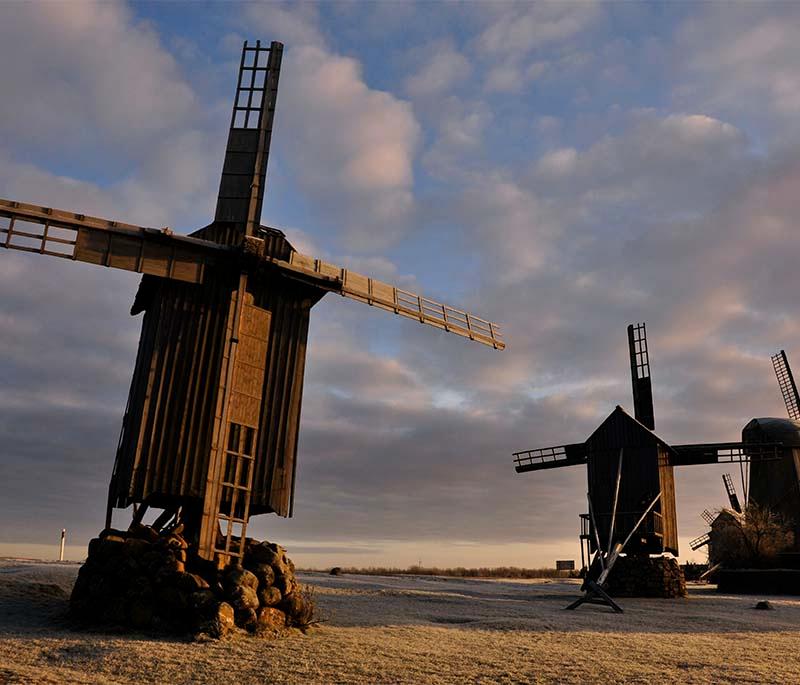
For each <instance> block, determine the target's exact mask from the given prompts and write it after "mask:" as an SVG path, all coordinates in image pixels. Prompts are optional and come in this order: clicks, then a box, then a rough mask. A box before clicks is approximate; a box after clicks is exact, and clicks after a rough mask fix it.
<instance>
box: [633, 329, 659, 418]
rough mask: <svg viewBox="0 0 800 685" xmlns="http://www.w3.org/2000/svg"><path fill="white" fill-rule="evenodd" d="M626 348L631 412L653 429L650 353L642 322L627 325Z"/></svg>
mask: <svg viewBox="0 0 800 685" xmlns="http://www.w3.org/2000/svg"><path fill="white" fill-rule="evenodd" d="M628 350H629V352H630V360H631V383H632V385H633V412H634V416H635V417H636V420H637V421H638V422H639V423H641V424H643V425H645V426H647V427H648V428H649V429H650V430H655V428H656V420H655V417H654V415H653V387H652V385H651V382H650V355H649V353H648V349H647V331H646V329H645V325H644V323H637V324H636V325H634V324H631V325H630V326H628Z"/></svg>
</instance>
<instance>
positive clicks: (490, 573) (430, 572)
mask: <svg viewBox="0 0 800 685" xmlns="http://www.w3.org/2000/svg"><path fill="white" fill-rule="evenodd" d="M301 570H303V571H316V572H318V573H319V572H322V573H326V572H328V573H331V574H332V575H339V574H352V575H363V576H447V577H450V578H577V577H578V571H557V570H556V569H554V568H519V567H517V566H495V567H491V568H490V567H481V568H465V567H463V566H457V567H455V568H439V567H437V566H419V565H416V564H415V565H413V566H409V567H408V568H391V567H388V568H387V567H383V566H369V567H367V568H345V567H339V566H336V567H334V568H332V569H301Z"/></svg>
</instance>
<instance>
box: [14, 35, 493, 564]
mask: <svg viewBox="0 0 800 685" xmlns="http://www.w3.org/2000/svg"><path fill="white" fill-rule="evenodd" d="M282 54H283V45H282V44H281V43H277V42H273V43H272V44H271V45H270V47H269V48H266V47H262V46H261V42H260V41H258V42H256V44H255V46H252V45H248V43H246V42H245V44H244V48H243V50H242V59H241V63H240V66H239V79H238V82H237V87H236V99H235V102H234V107H233V115H232V118H231V125H230V131H229V134H228V145H227V149H226V152H225V161H224V164H223V169H222V178H221V181H220V188H219V195H218V198H217V208H216V215H215V218H214V221H213V223H211V224H209V225H208V226H206V227H204V228H201V229H199V230H197V231H195V232H194V233H192V234H191V235H190V236H182V235H175V234H173V233H172V231H171V230H169V229H160V230H159V229H152V228H142V227H140V226H133V225H129V224H123V223H121V222H117V221H109V220H106V219H98V218H95V217H90V216H86V215H84V214H76V213H72V212H65V211H61V210H56V209H50V208H47V207H38V206H33V205H29V204H22V203H19V202H12V201H8V200H0V219H1V218H3V217H4V218H5V219H6V220H7V222H6V223H5V225H2V222H0V246H2V247H6V248H10V249H15V250H22V251H26V252H32V253H37V254H45V255H52V256H56V257H62V258H65V259H72V260H76V261H81V262H88V263H90V264H98V265H101V266H107V267H112V268H116V269H123V270H127V271H134V272H137V273H142V274H145V275H144V277H143V279H142V282H141V285H140V287H139V291H138V293H137V295H136V299H135V301H134V303H133V307H132V310H131V313H132V314H138V313H140V312H145V315H144V321H143V323H142V333H141V338H140V341H139V350H138V354H137V358H136V367H135V370H134V373H133V380H132V383H131V389H130V394H129V397H128V405H127V409H126V411H125V416H124V419H123V425H122V433H121V436H120V441H119V447H118V450H117V455H116V461H115V464H114V471H113V476H112V478H111V484H110V488H109V501H108V510H107V522H106V525H107V526H108V525H110V521H111V513H112V507H115V506H116V507H123V508H124V507H127V506H129V505H131V504H134V510H135V511H136V513H135V520H141V518H142V516H143V515H144V511H145V510H146V509H147V507H158V508H161V509H163V510H164V513H163V515H162V516H161V517H159V519H158V521H157V524H158V525H163V524H168V523H170V524H174V523H176V522H177V521H178V520H180V521H181V523H182V524H183V525H184V528H185V530H184V535H185V536H187V537H188V538H189V539H191V540H192V544H193V545H196V546H197V550H198V553H199V555H200V556H201V557H202V558H204V559H213V558H214V557H215V555H219V559H220V560H226V559H227V558H228V557H239V556H241V555H242V553H243V548H244V535H245V530H246V526H247V522H248V520H249V517H250V516H252V515H255V514H260V513H265V512H275V513H277V514H279V515H281V516H290V515H291V513H292V500H293V493H294V479H295V468H296V453H297V436H298V430H299V420H300V401H301V396H302V391H303V373H304V368H305V355H306V339H307V334H308V325H309V315H310V311H311V308H312V306H313V305H314V304H315V303H316V302H318V301H319V300H320V298H322V296H323V295H325V294H326V293H328V292H334V293H338V294H340V295H342V296H344V297H348V298H351V299H354V300H357V301H359V302H363V303H364V304H368V305H370V306H373V307H378V308H380V309H384V310H386V311H388V312H392V313H394V314H398V315H400V316H404V317H407V318H410V319H414V320H416V321H418V322H420V323H423V324H428V325H431V326H435V327H436V328H440V329H442V330H444V331H447V332H450V333H455V334H457V335H460V336H463V337H466V338H469V339H470V340H474V341H477V342H480V343H483V344H485V345H489V346H491V347H493V348H495V349H500V350H502V349H503V348H504V347H505V343H504V342H503V339H502V336H501V334H500V330H499V328H498V327H497V325H496V324H494V323H490V322H489V321H486V320H484V319H480V318H477V317H475V316H472V315H471V314H467V313H466V312H463V311H460V310H457V309H453V308H452V307H448V306H446V305H443V304H440V303H438V302H434V301H432V300H429V299H427V298H424V297H421V296H419V295H417V294H414V293H410V292H408V291H405V290H401V289H400V288H397V287H395V286H392V285H389V284H387V283H382V282H381V281H378V280H375V279H373V278H369V277H367V276H362V275H360V274H357V273H355V272H352V271H349V270H347V269H345V268H342V267H339V266H335V265H334V264H329V263H327V262H324V261H322V260H321V259H315V258H313V257H309V256H307V255H303V254H300V253H299V252H297V251H296V250H295V249H294V248H293V247H292V246H291V244H290V243H289V241H288V240H287V239H286V237H285V236H284V234H283V233H282V232H281V231H279V230H277V229H274V228H270V227H267V226H261V225H260V218H261V206H262V201H263V197H264V185H265V176H266V169H267V158H268V156H269V146H270V139H271V136H272V125H273V117H274V114H275V103H276V98H277V91H278V76H279V72H280V66H281V56H282ZM331 134H332V135H335V132H331ZM136 505H139V507H138V510H137V508H136ZM220 524H221V525H222V526H224V531H222V534H221V535H220V534H219V533H218V531H219V530H220Z"/></svg>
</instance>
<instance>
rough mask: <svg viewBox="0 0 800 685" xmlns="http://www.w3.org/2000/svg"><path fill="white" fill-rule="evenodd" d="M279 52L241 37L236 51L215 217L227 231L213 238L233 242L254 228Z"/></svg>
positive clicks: (280, 49) (261, 194)
mask: <svg viewBox="0 0 800 685" xmlns="http://www.w3.org/2000/svg"><path fill="white" fill-rule="evenodd" d="M282 54H283V45H282V44H281V43H277V42H273V43H271V44H270V47H269V48H265V47H262V46H261V41H256V44H255V46H252V45H248V43H247V42H246V41H245V44H244V47H243V49H242V60H241V64H240V65H239V80H238V82H237V86H236V99H235V100H234V103H233V114H232V115H231V126H230V131H229V132H228V146H227V148H226V150H225V162H224V163H223V167H222V178H221V179H220V185H219V195H218V197H217V211H216V216H215V221H216V222H221V223H224V224H228V225H230V224H232V226H230V228H231V229H232V230H231V231H230V232H229V233H228V234H227V236H225V237H224V238H223V237H222V236H219V235H218V236H217V239H218V240H219V242H226V243H238V242H239V241H240V240H241V236H242V235H250V236H252V235H255V234H256V232H257V231H258V227H259V223H260V220H261V206H262V203H263V200H264V185H265V178H266V173H267V160H268V158H269V146H270V141H271V139H272V123H273V119H274V116H275V103H276V100H277V97H278V77H279V75H280V68H281V57H282ZM219 228H220V227H217V229H219ZM226 238H227V239H226Z"/></svg>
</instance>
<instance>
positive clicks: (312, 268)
mask: <svg viewBox="0 0 800 685" xmlns="http://www.w3.org/2000/svg"><path fill="white" fill-rule="evenodd" d="M273 261H274V262H275V263H276V265H277V266H279V267H280V268H282V269H283V270H284V272H285V273H286V274H287V275H290V276H291V275H295V276H296V277H297V278H301V279H304V280H305V279H307V280H309V282H313V284H314V285H316V286H317V287H320V288H323V289H325V290H329V291H332V292H337V293H339V294H340V295H342V296H343V297H348V298H350V299H352V300H357V301H358V302H363V303H365V304H368V305H371V306H373V307H378V308H380V309H384V310H386V311H387V312H392V313H394V314H397V315H399V316H404V317H406V318H408V319H414V320H416V321H419V322H420V323H422V324H426V325H428V326H434V327H436V328H440V329H442V330H444V331H447V332H448V333H455V334H456V335H460V336H463V337H465V338H469V339H470V340H474V341H476V342H479V343H482V344H484V345H488V346H490V347H493V348H495V349H497V350H502V349H505V346H506V344H505V342H504V341H503V336H502V333H501V331H500V327H499V326H498V325H497V324H496V323H492V322H491V321H487V320H486V319H481V318H480V317H477V316H475V315H473V314H469V313H467V312H465V311H462V310H460V309H455V308H454V307H450V306H449V305H446V304H442V303H440V302H436V301H435V300H431V299H429V298H427V297H423V296H421V295H418V294H416V293H412V292H410V291H408V290H403V289H402V288H398V287H397V286H394V285H391V284H389V283H384V282H383V281H379V280H378V279H376V278H370V277H369V276H364V275H362V274H359V273H356V272H355V271H350V270H349V269H345V268H343V267H340V266H337V265H335V264H331V263H329V262H325V261H323V260H321V259H315V258H314V257H309V256H308V255H304V254H301V253H299V252H292V253H291V254H290V256H289V260H288V261H281V260H273Z"/></svg>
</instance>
